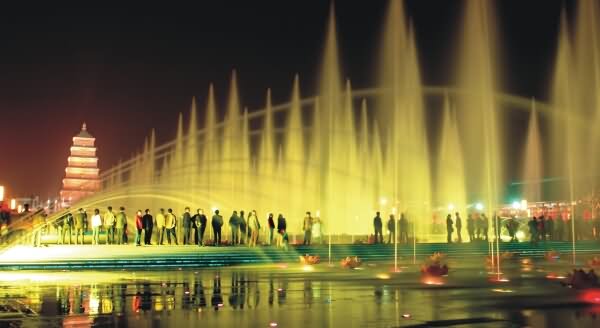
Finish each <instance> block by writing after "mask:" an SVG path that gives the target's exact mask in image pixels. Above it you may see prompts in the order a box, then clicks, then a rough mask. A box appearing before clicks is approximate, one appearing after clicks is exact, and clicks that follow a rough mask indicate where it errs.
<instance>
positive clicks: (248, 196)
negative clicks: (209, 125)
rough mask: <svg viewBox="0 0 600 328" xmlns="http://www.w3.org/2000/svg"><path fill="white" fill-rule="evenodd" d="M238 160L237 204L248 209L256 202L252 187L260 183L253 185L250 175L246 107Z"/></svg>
mask: <svg viewBox="0 0 600 328" xmlns="http://www.w3.org/2000/svg"><path fill="white" fill-rule="evenodd" d="M240 148H241V151H240V160H239V161H238V163H237V166H238V168H239V171H240V178H239V181H238V182H237V184H238V185H239V186H238V188H237V190H239V192H241V195H240V194H239V193H238V198H237V199H238V200H239V204H237V206H239V207H240V209H245V210H246V211H248V210H249V209H250V207H251V206H254V204H256V197H255V194H254V193H253V192H252V191H253V189H254V187H260V185H257V186H255V185H253V183H252V182H253V181H252V177H253V176H255V174H254V172H253V171H252V157H251V155H250V126H249V121H248V108H244V113H243V116H242V130H241V140H240Z"/></svg>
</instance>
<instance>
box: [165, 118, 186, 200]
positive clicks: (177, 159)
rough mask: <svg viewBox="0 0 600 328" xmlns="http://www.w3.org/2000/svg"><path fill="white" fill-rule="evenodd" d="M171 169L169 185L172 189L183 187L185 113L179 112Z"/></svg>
mask: <svg viewBox="0 0 600 328" xmlns="http://www.w3.org/2000/svg"><path fill="white" fill-rule="evenodd" d="M169 166H170V167H171V170H170V175H171V178H170V181H169V185H168V187H169V188H171V189H173V190H174V189H176V188H181V185H182V184H183V181H184V177H183V114H182V113H179V119H178V120H177V134H176V136H175V149H174V150H173V157H172V159H171V162H170V163H169Z"/></svg>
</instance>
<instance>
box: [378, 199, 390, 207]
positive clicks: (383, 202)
mask: <svg viewBox="0 0 600 328" xmlns="http://www.w3.org/2000/svg"><path fill="white" fill-rule="evenodd" d="M387 202H388V200H387V198H385V197H381V199H379V204H380V205H381V206H385V205H386V204H387Z"/></svg>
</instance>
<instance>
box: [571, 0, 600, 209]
mask: <svg viewBox="0 0 600 328" xmlns="http://www.w3.org/2000/svg"><path fill="white" fill-rule="evenodd" d="M598 15H600V3H599V2H598V1H596V0H580V1H578V2H577V14H576V19H577V20H576V21H575V37H574V40H573V41H574V42H573V59H574V62H573V64H574V66H573V67H574V68H575V73H576V74H577V76H576V77H575V80H576V81H577V82H576V83H577V84H576V85H575V86H574V87H573V90H574V91H575V92H576V93H577V95H576V97H575V101H577V114H576V115H577V117H578V119H577V123H576V124H577V126H578V128H576V129H575V131H576V132H577V134H576V135H574V137H575V138H576V140H575V141H574V145H576V146H577V149H576V150H575V151H576V154H574V155H575V161H574V165H575V172H579V175H580V176H579V177H578V178H577V179H576V183H575V193H576V195H575V196H576V197H581V196H582V195H588V194H589V193H590V192H592V191H595V192H596V193H598V190H597V185H598V182H599V181H598V177H597V175H598V174H595V173H593V172H597V168H598V166H599V165H600V154H598V151H597V150H598V147H599V146H600V131H598V129H597V128H589V127H590V126H598V124H600V92H599V91H598V90H600V24H599V23H598ZM582 158H586V159H587V160H581V159H582ZM582 172H590V173H591V174H589V173H588V174H586V176H581V173H582ZM594 175H595V176H596V177H592V176H594Z"/></svg>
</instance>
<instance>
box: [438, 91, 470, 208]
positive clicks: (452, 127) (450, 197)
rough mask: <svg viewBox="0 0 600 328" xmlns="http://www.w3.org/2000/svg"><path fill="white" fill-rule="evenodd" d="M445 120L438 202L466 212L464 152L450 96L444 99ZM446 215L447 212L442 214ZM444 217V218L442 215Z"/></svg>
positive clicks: (441, 137)
mask: <svg viewBox="0 0 600 328" xmlns="http://www.w3.org/2000/svg"><path fill="white" fill-rule="evenodd" d="M443 110H444V118H443V121H442V132H441V135H440V142H439V150H438V152H439V155H438V158H437V177H436V181H437V188H436V195H437V197H436V200H437V204H438V206H442V207H443V208H444V210H445V209H446V206H448V210H449V212H450V214H453V213H452V212H453V210H457V211H459V212H460V211H464V210H465V209H466V205H467V193H466V190H465V172H464V163H463V151H462V147H461V143H460V139H459V136H458V126H457V123H456V114H455V113H454V112H453V111H452V108H451V106H450V100H449V98H448V95H446V97H445V98H444V108H443ZM441 214H445V211H443V212H441ZM442 217H444V216H443V215H442Z"/></svg>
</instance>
